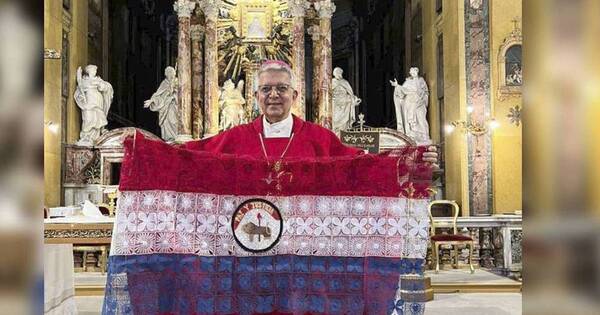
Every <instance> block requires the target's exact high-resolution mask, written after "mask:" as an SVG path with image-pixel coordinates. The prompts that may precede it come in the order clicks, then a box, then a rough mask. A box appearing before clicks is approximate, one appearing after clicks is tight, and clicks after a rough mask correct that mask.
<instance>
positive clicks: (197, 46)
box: [191, 24, 204, 139]
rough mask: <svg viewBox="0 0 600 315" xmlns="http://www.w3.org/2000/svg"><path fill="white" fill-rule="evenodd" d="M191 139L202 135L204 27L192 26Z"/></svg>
mask: <svg viewBox="0 0 600 315" xmlns="http://www.w3.org/2000/svg"><path fill="white" fill-rule="evenodd" d="M191 35H192V138H194V139H200V138H202V134H204V129H203V128H204V115H203V112H204V110H203V108H202V106H203V105H204V101H203V94H202V91H203V90H204V89H203V87H204V68H203V60H202V59H203V58H204V53H203V51H202V50H203V48H202V39H204V26H202V25H199V24H198V25H192V29H191Z"/></svg>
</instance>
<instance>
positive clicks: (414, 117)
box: [390, 67, 431, 144]
mask: <svg viewBox="0 0 600 315" xmlns="http://www.w3.org/2000/svg"><path fill="white" fill-rule="evenodd" d="M390 83H391V84H392V86H393V87H395V89H394V105H395V106H396V120H397V129H398V131H400V132H403V133H404V134H405V135H407V136H409V137H411V138H412V139H414V140H415V141H416V142H417V143H422V144H425V143H430V142H431V140H430V138H429V124H428V123H427V117H426V116H427V106H428V104H429V90H428V88H427V83H425V80H424V79H423V78H422V77H419V68H416V67H412V68H410V77H409V78H407V79H406V81H404V83H403V84H402V85H399V84H398V81H396V79H395V78H394V80H393V81H391V80H390Z"/></svg>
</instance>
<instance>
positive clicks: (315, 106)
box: [308, 25, 321, 123]
mask: <svg viewBox="0 0 600 315" xmlns="http://www.w3.org/2000/svg"><path fill="white" fill-rule="evenodd" d="M308 34H309V35H310V37H311V39H312V51H313V55H312V58H313V69H312V70H313V71H312V115H311V116H312V119H313V122H316V123H318V122H320V119H319V117H320V116H319V113H320V106H319V105H320V99H321V97H320V96H321V87H320V85H319V82H321V79H320V75H321V71H320V68H321V53H320V51H321V48H320V37H321V32H320V28H319V26H318V25H313V26H311V27H309V28H308Z"/></svg>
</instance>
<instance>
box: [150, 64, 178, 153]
mask: <svg viewBox="0 0 600 315" xmlns="http://www.w3.org/2000/svg"><path fill="white" fill-rule="evenodd" d="M144 108H149V109H150V110H151V111H153V112H158V124H159V125H160V130H161V135H162V138H163V140H165V141H174V140H175V137H176V136H177V124H178V115H177V113H178V112H177V110H178V109H177V78H176V77H175V68H173V67H171V66H169V67H166V68H165V79H164V80H163V81H162V82H161V83H160V86H159V87H158V90H156V92H154V94H152V97H151V98H150V99H149V100H147V101H145V102H144Z"/></svg>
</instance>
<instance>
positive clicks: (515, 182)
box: [43, 0, 523, 314]
mask: <svg viewBox="0 0 600 315" xmlns="http://www.w3.org/2000/svg"><path fill="white" fill-rule="evenodd" d="M521 6H522V1H521V0H503V1H494V0H463V1H460V0H457V1H454V0H452V1H446V0H364V1H362V0H361V1H358V0H176V1H175V0H169V1H162V0H161V1H157V0H141V1H128V0H61V1H53V0H45V1H44V35H43V40H44V76H45V77H44V152H43V153H44V166H45V168H44V184H45V191H44V209H45V215H46V216H45V217H47V219H45V220H44V243H45V246H48V249H46V252H47V253H48V252H51V253H50V254H48V255H50V259H47V260H46V261H45V263H46V264H47V266H46V268H47V270H48V269H49V268H50V270H55V272H50V274H48V271H47V273H46V275H45V282H46V283H55V284H56V285H52V289H53V290H52V291H53V292H48V291H47V292H45V294H46V297H50V298H49V299H46V304H47V305H45V309H46V313H49V314H59V313H60V312H57V310H58V309H61V308H63V310H65V312H66V310H68V309H69V308H75V309H77V310H78V312H79V314H99V313H100V311H101V308H102V301H103V296H104V287H105V282H106V271H107V257H108V255H109V250H110V245H111V235H112V228H113V222H114V216H115V212H116V210H117V204H118V197H119V195H120V192H119V190H118V188H119V179H120V175H119V173H120V170H121V162H122V161H123V155H124V147H123V144H122V139H123V138H124V137H125V136H127V135H133V134H135V133H136V132H140V133H142V134H143V135H144V136H145V137H147V138H150V139H157V140H158V139H162V140H163V141H166V142H169V143H175V144H180V143H185V142H187V141H193V140H198V139H203V138H207V137H211V136H214V135H216V134H218V133H220V132H222V131H224V130H226V129H229V128H232V127H234V126H236V125H240V124H243V123H249V122H251V121H252V120H254V119H255V118H257V117H259V116H260V114H261V113H260V109H259V107H258V105H257V103H256V101H255V100H254V91H256V89H257V86H256V84H257V83H256V82H255V80H254V77H255V75H256V72H257V71H258V69H259V66H260V64H261V63H262V62H263V61H265V60H280V61H283V62H285V63H287V64H289V65H290V66H291V68H292V71H293V73H294V76H295V78H296V82H294V85H295V86H294V89H295V90H296V91H298V93H299V97H298V100H297V102H296V103H295V104H294V105H293V107H292V113H293V114H294V115H296V116H297V117H300V118H301V119H304V120H306V121H310V122H314V123H316V124H319V125H321V126H323V127H325V128H328V129H330V130H332V131H333V132H335V134H336V135H337V136H338V137H339V138H340V140H341V141H342V142H343V143H345V144H347V145H351V146H357V147H360V148H363V149H365V150H366V151H368V152H369V153H382V152H385V151H390V150H394V149H397V148H401V147H404V146H415V145H425V146H435V147H436V150H437V152H438V159H439V168H438V169H437V170H435V171H434V174H433V177H434V181H433V186H432V189H431V190H432V193H431V202H430V207H429V211H430V213H431V221H432V225H434V226H435V228H434V229H433V230H431V235H430V236H432V235H438V234H439V235H454V234H457V235H461V236H463V237H464V238H463V239H462V240H464V239H468V240H470V242H471V243H470V247H471V248H470V249H469V246H467V245H469V244H467V243H461V242H458V243H453V242H443V241H440V242H433V241H432V242H431V246H430V248H429V249H428V253H427V258H426V259H425V264H426V268H425V269H426V270H425V277H424V279H423V283H424V288H423V290H422V297H421V298H422V299H423V300H424V301H427V302H426V304H425V305H426V306H425V314H521V311H522V310H521V292H522V281H523V277H522V268H523V260H522V258H523V255H522V244H521V242H522V239H523V224H522V217H523V213H522V209H523V202H522V200H523V181H522V175H523V167H522V165H523V163H522V156H523V150H522V148H523V145H522V142H523V141H522V139H523V137H522V127H523V123H522V121H521V110H522V101H523V95H522V89H521V87H522V85H523V76H522V70H521V69H522V67H521V64H522V42H523V34H522V22H523V21H522V13H521V12H522V7H521ZM93 90H95V92H93ZM90 91H92V92H90ZM96 213H101V214H102V215H101V216H98V215H96ZM442 239H443V238H442ZM434 243H435V246H434ZM45 257H46V256H45ZM455 260H456V262H455ZM471 261H472V265H471V266H470V265H469V263H470V262H471ZM48 264H52V267H48ZM436 269H439V270H436ZM54 291H55V292H54ZM58 297H62V300H61V299H59V298H58ZM67 300H69V301H70V302H65V301H67ZM52 303H55V305H48V304H52Z"/></svg>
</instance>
